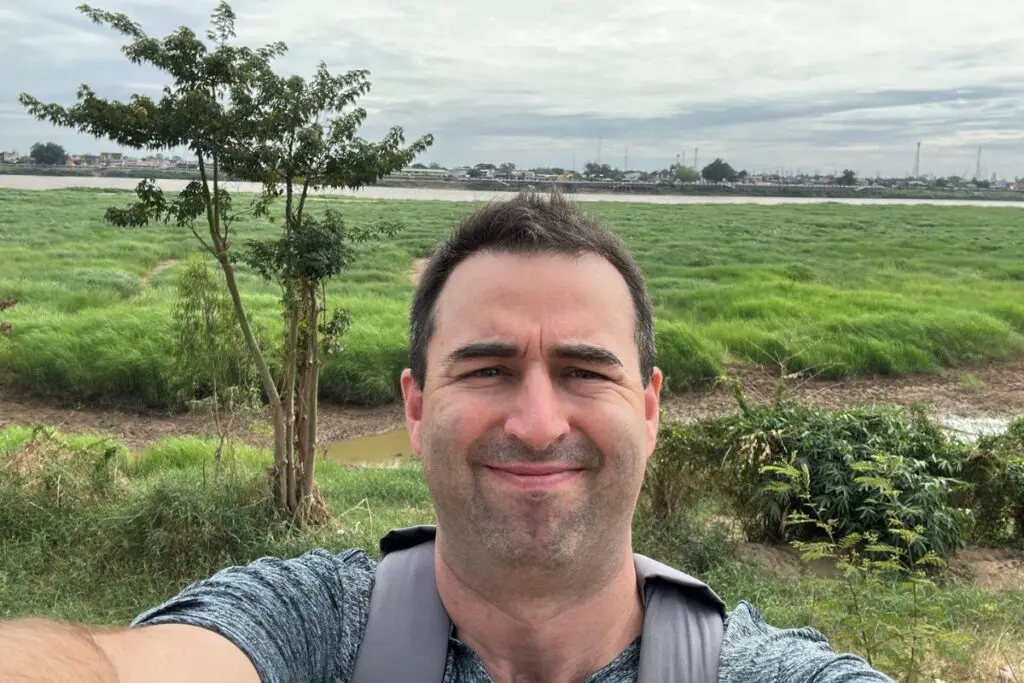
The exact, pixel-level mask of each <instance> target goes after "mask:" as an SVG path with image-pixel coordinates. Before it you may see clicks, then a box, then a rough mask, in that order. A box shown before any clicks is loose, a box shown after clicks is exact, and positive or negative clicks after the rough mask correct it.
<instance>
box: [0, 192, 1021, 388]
mask: <svg viewBox="0 0 1024 683" xmlns="http://www.w3.org/2000/svg"><path fill="white" fill-rule="evenodd" d="M130 198H131V197H130V194H129V193H124V192H110V191H80V190H61V191H47V192H29V191H11V190H0V263H2V266H0V298H2V297H4V296H13V297H14V298H16V299H17V300H18V305H17V306H16V307H15V308H13V309H11V310H9V311H7V312H6V313H5V314H4V317H5V318H6V319H7V320H9V321H10V322H11V323H13V326H14V327H13V332H12V334H11V335H10V336H9V337H8V338H6V339H0V370H3V371H6V373H5V374H7V375H8V377H9V378H11V379H13V380H14V381H15V382H16V383H17V384H18V385H20V386H21V387H22V388H24V389H27V390H30V391H33V392H36V393H39V394H43V395H50V396H54V397H59V398H62V399H73V400H81V401H88V402H93V403H103V402H110V403H122V404H125V403H132V404H140V405H146V406H151V407H167V406H168V405H169V403H170V402H171V391H170V387H169V382H168V367H169V362H170V360H169V359H170V344H171V339H170V335H168V333H167V331H168V325H169V321H170V315H169V312H170V309H171V306H172V303H173V283H174V278H175V276H176V273H177V272H178V268H177V267H175V266H173V265H172V266H171V267H168V268H166V269H163V270H160V271H159V273H158V274H157V275H156V276H155V277H153V278H152V279H151V280H148V279H147V277H148V274H149V273H151V272H152V271H153V270H154V268H156V267H157V266H158V265H160V264H167V263H168V262H171V261H174V260H178V259H181V258H183V257H185V256H186V255H188V254H189V253H191V252H193V251H195V250H196V249H197V245H196V243H195V240H194V238H193V237H192V236H191V234H189V233H188V232H187V231H186V230H183V229H175V228H173V227H165V226H158V227H152V228H148V229H145V230H136V231H130V230H122V229H118V228H114V227H111V226H109V225H105V224H104V222H103V218H102V217H103V212H104V210H105V209H106V207H108V206H110V205H121V204H124V203H127V202H128V201H129V199H130ZM328 203H330V204H331V205H333V206H335V207H341V208H343V210H344V213H345V216H346V217H347V220H349V221H351V222H353V223H364V222H368V221H374V220H378V219H389V220H398V221H401V222H402V223H403V224H404V225H405V226H406V229H405V230H404V232H403V233H402V234H401V235H400V236H399V237H398V238H397V239H396V240H394V241H393V242H391V243H389V244H387V245H383V246H379V247H374V248H367V249H366V250H365V252H364V254H363V256H362V258H361V260H360V261H359V262H358V263H357V264H356V266H355V267H353V268H352V269H351V270H350V271H348V272H347V273H346V274H345V275H344V276H343V277H342V278H341V279H340V280H339V281H338V282H337V283H335V284H334V285H332V287H331V295H330V298H331V303H332V304H334V305H342V306H345V307H347V308H349V309H350V311H351V313H352V316H353V325H352V327H351V329H350V331H349V333H348V335H347V337H346V339H345V343H344V346H345V351H344V353H343V354H341V355H339V356H338V357H334V358H331V359H330V360H329V362H328V364H327V367H326V368H325V371H324V373H323V377H322V379H321V387H322V396H323V398H324V399H325V400H328V401H332V402H352V403H366V404H375V403H383V402H388V401H392V400H394V399H395V398H396V397H397V396H398V387H397V377H398V374H399V372H400V370H401V368H402V367H404V365H405V362H406V315H407V306H408V302H409V299H410V297H411V295H412V291H413V283H412V282H411V281H410V279H409V277H408V274H407V273H408V269H409V264H410V262H411V260H412V259H414V258H417V257H423V256H425V255H427V254H428V253H429V252H430V250H431V248H432V247H433V245H435V244H436V242H437V240H438V239H439V238H440V237H441V236H442V235H443V234H444V233H445V231H446V230H448V229H449V228H450V227H451V226H452V225H453V224H454V223H455V222H456V221H457V220H458V219H459V218H460V217H462V216H464V215H465V214H466V213H467V212H468V211H469V210H471V208H472V206H471V205H468V204H461V203H444V202H412V201H370V200H343V199H337V198H334V199H317V200H314V201H313V206H314V207H316V208H317V209H320V208H322V207H325V206H327V205H328ZM586 208H587V210H588V211H589V212H591V213H592V214H593V215H595V216H596V217H598V218H600V219H601V220H603V221H605V222H606V223H607V224H608V225H609V226H611V227H612V228H613V229H615V230H616V231H618V232H619V233H620V234H621V235H622V236H623V237H624V239H625V240H626V242H627V243H628V244H629V246H630V247H631V248H632V249H633V250H634V252H635V253H636V255H637V258H638V259H639V261H640V263H641V265H642V267H643V269H644V271H645V272H646V274H647V276H648V279H649V282H650V287H651V291H652V294H653V296H654V299H655V302H656V309H657V317H658V331H659V335H660V338H659V364H660V365H661V367H662V368H663V369H664V370H665V372H666V375H667V388H668V390H669V391H681V390H685V389H687V388H689V387H693V386H699V385H701V384H702V383H705V382H707V381H708V380H709V379H710V378H713V377H714V376H715V375H716V374H717V373H718V371H719V367H720V363H721V362H722V361H723V360H725V359H727V358H735V359H742V360H746V361H750V362H754V363H759V364H765V365H769V366H772V365H775V364H777V363H778V362H779V361H780V360H783V359H788V361H787V363H788V367H789V368H790V369H794V370H796V369H812V368H813V369H814V370H815V371H816V372H820V373H822V374H823V375H825V376H843V375H850V374H873V373H878V374H894V373H905V372H911V371H926V372H928V371H936V370H939V369H940V368H942V367H948V366H958V365H966V364H974V363H982V362H984V361H986V360H989V359H994V358H999V357H1004V356H1006V355H1008V354H1011V353H1013V352H1014V351H1016V350H1019V349H1021V348H1024V336H1022V333H1024V220H1022V216H1024V214H1022V212H1021V211H1020V210H1017V209H1005V208H975V207H933V206H846V205H837V204H836V205H800V206H796V205H789V206H757V205H745V206H744V205H739V206H701V205H690V206H658V205H647V204H631V205H627V204H615V203H607V204H605V203H599V204H589V205H587V207H586ZM273 231H274V228H273V226H270V225H268V224H263V223H259V224H258V223H256V222H250V223H247V224H244V225H243V226H242V233H243V235H244V236H249V235H251V236H254V237H257V236H269V235H272V234H273ZM240 282H241V284H242V287H243V289H244V297H245V300H246V302H247V303H248V304H249V306H250V307H251V308H252V310H253V311H255V313H256V315H257V317H258V318H259V319H260V320H261V321H262V322H263V323H264V324H265V325H266V326H267V329H268V330H270V331H272V332H276V330H277V323H276V321H277V320H278V318H277V312H276V311H277V309H276V307H277V300H278V292H277V291H275V289H274V288H273V287H270V286H268V285H266V284H264V283H262V282H261V281H260V280H258V279H257V278H256V277H254V276H253V275H251V274H249V273H243V274H242V276H241V277H240Z"/></svg>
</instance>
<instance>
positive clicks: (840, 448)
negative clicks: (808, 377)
mask: <svg viewBox="0 0 1024 683" xmlns="http://www.w3.org/2000/svg"><path fill="white" fill-rule="evenodd" d="M738 397H739V399H740V404H741V407H742V408H743V410H741V412H740V413H738V414H736V415H733V416H729V417H724V418H715V419H710V420H704V421H701V422H698V423H696V424H694V425H691V426H688V427H683V426H679V425H675V426H670V425H666V426H665V427H664V428H663V429H662V431H661V435H662V436H664V438H665V443H666V446H665V448H663V449H662V450H660V451H659V450H656V451H655V455H654V457H652V462H651V464H650V467H651V475H650V476H651V482H650V486H649V488H650V495H651V497H652V499H653V500H654V501H656V503H657V505H659V507H660V509H661V510H662V511H663V512H666V513H667V512H671V510H672V506H673V502H672V501H673V500H674V499H675V498H677V497H678V496H680V495H683V494H686V495H693V496H700V495H708V494H709V493H710V492H712V491H714V492H718V493H719V494H721V495H722V496H723V497H724V498H725V499H726V501H728V504H729V506H730V507H731V508H732V511H733V513H734V514H735V515H736V516H737V517H738V518H739V520H740V523H741V524H742V526H743V529H744V531H745V532H746V534H747V536H748V537H749V538H751V539H752V540H759V541H760V540H767V541H789V540H794V539H799V540H805V541H808V540H816V536H815V534H816V533H817V532H816V531H815V530H814V529H813V528H809V527H805V528H796V527H787V525H786V519H787V517H788V515H789V514H790V513H791V512H793V511H798V512H799V511H803V512H805V513H806V512H810V510H807V509H806V506H805V505H804V504H803V503H801V501H799V500H798V499H796V498H795V497H794V496H793V495H792V494H791V493H790V492H787V491H785V490H781V489H779V488H777V487H774V486H773V482H774V479H773V475H772V474H771V472H770V471H769V472H766V471H765V470H764V467H765V466H772V465H779V464H781V463H786V462H790V461H793V462H794V463H795V464H796V466H798V467H807V468H808V471H809V474H810V484H809V486H810V495H811V497H812V501H813V502H814V503H815V504H816V505H819V506H821V507H822V509H823V510H824V514H825V516H826V518H827V519H831V520H835V522H836V525H837V529H836V530H837V534H838V535H839V536H847V535H849V534H854V533H859V534H866V533H868V532H876V533H878V534H879V535H880V537H881V538H882V539H883V540H891V539H890V538H889V534H890V532H889V523H888V522H889V517H890V516H891V515H892V514H896V513H898V515H899V516H900V519H901V520H902V522H903V523H905V524H906V525H907V526H908V527H909V528H914V527H916V526H917V525H919V524H920V525H924V526H925V527H926V531H925V532H924V533H923V534H922V536H921V539H920V540H919V542H917V543H915V548H914V551H915V552H916V553H918V554H924V553H926V552H927V551H929V550H934V551H935V552H936V553H938V554H939V555H940V556H946V555H948V554H949V553H950V552H952V551H954V550H956V549H957V548H959V547H962V545H963V543H964V538H965V532H966V521H967V513H966V512H965V511H963V510H961V509H959V508H957V507H955V506H954V502H955V500H954V495H955V494H956V492H957V491H958V490H961V489H962V488H964V486H965V485H964V483H963V482H962V481H960V480H959V479H957V478H956V477H957V475H958V474H959V473H960V471H961V470H962V467H963V463H964V462H965V460H966V457H967V453H968V449H967V448H966V447H964V446H961V445H960V444H957V443H956V442H955V441H953V440H952V439H949V438H948V437H946V436H945V435H944V434H943V433H942V432H941V431H940V430H939V428H938V427H936V426H935V425H933V424H931V423H930V422H929V421H928V419H927V417H926V416H925V415H924V413H923V412H922V411H921V410H913V411H910V412H908V411H905V410H903V409H902V408H898V407H893V406H872V407H865V408H856V409H852V410H845V411H831V410H824V409H820V408H813V407H808V406H802V405H798V404H795V403H792V402H789V401H787V400H785V399H784V398H777V400H776V401H775V402H773V403H772V404H771V405H764V406H757V407H753V408H751V407H749V406H747V405H746V402H745V399H744V398H743V397H742V394H741V393H739V394H738ZM659 438H661V437H659ZM879 454H884V455H886V456H889V457H891V458H892V470H891V471H890V472H889V475H890V476H891V478H892V481H893V484H894V486H895V487H896V488H897V489H898V490H899V492H900V493H899V496H898V497H897V498H896V499H895V500H896V501H897V502H898V503H899V507H898V509H896V508H894V507H893V505H894V503H893V504H890V503H889V502H887V501H879V500H877V499H876V498H875V495H874V491H873V489H872V487H871V486H870V485H866V484H864V483H862V482H858V477H859V472H858V468H859V467H860V466H861V465H862V464H863V463H870V462H873V458H874V457H875V456H877V455H879Z"/></svg>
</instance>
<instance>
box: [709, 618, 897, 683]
mask: <svg viewBox="0 0 1024 683" xmlns="http://www.w3.org/2000/svg"><path fill="white" fill-rule="evenodd" d="M718 681H719V683H893V680H892V679H891V678H889V677H888V676H886V675H885V674H883V673H881V672H880V671H876V670H875V669H873V668H871V666H870V665H869V664H868V663H867V662H866V661H864V660H863V659H862V658H860V657H858V656H856V655H852V654H838V653H836V652H835V651H834V650H833V649H832V647H831V646H830V645H829V644H828V641H827V640H825V637H824V636H823V635H822V634H821V633H819V632H818V631H816V630H814V629H812V628H795V629H780V628H776V627H774V626H771V625H769V624H766V623H765V622H764V621H763V620H762V619H761V615H760V613H759V612H758V611H757V610H756V609H755V608H753V607H752V606H750V605H749V604H747V603H746V602H741V603H740V604H739V606H737V607H736V609H735V610H734V611H732V612H730V613H729V618H728V620H727V622H726V628H725V635H724V637H723V640H722V655H721V658H720V659H719V664H718Z"/></svg>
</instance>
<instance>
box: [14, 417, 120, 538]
mask: <svg viewBox="0 0 1024 683" xmlns="http://www.w3.org/2000/svg"><path fill="white" fill-rule="evenodd" d="M5 440H6V439H5ZM13 441H14V443H13V444H12V446H13V447H12V448H11V449H10V450H7V449H6V448H5V450H4V452H2V453H0V456H2V457H3V460H2V461H0V538H3V539H6V540H10V541H17V540H25V539H28V538H33V537H36V538H39V539H41V540H44V541H46V542H51V541H52V542H54V543H57V542H60V538H61V537H62V536H63V535H64V534H65V533H67V534H70V535H71V537H74V535H75V534H76V533H77V532H76V530H78V529H79V528H80V525H81V523H82V521H83V520H82V515H83V512H84V511H85V510H86V509H87V508H89V507H91V506H95V505H98V504H103V503H105V502H106V501H109V500H111V499H112V498H113V497H114V495H115V494H116V493H117V492H118V491H120V490H122V489H123V477H122V476H121V472H120V469H121V464H122V462H123V460H124V453H123V450H122V447H121V446H119V445H118V444H116V443H114V442H112V441H110V440H107V439H93V440H91V441H88V442H86V443H79V444H74V443H72V442H71V441H70V440H68V439H66V438H64V437H63V436H61V435H60V434H58V433H57V432H55V431H54V430H52V429H50V428H47V427H39V428H36V429H34V430H33V431H32V434H31V437H30V438H28V439H26V440H22V439H14V440H13ZM18 441H21V443H18ZM55 525H56V526H58V527H60V528H61V530H62V531H61V533H57V534H53V533H51V529H52V528H53V527H54V526H55Z"/></svg>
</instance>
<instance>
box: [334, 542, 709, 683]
mask: <svg viewBox="0 0 1024 683" xmlns="http://www.w3.org/2000/svg"><path fill="white" fill-rule="evenodd" d="M434 536H435V527H432V526H419V527H411V528H408V529H398V530H395V531H392V532H391V533H389V534H388V535H387V536H385V537H384V538H383V539H381V542H380V549H381V555H382V556H383V558H382V559H381V562H380V564H379V565H378V566H377V570H376V575H375V579H374V585H373V592H372V594H371V595H370V616H369V621H368V622H367V625H366V634H365V636H364V637H363V642H362V644H361V645H360V646H359V651H358V652H357V653H356V664H355V669H354V672H353V675H352V679H351V683H439V682H440V681H441V680H443V679H444V671H445V666H446V664H447V661H448V640H449V638H450V637H451V633H452V624H451V621H450V620H449V618H448V613H447V612H445V609H444V605H442V604H441V598H440V596H439V595H438V594H437V581H436V580H435V578H434ZM634 563H635V565H636V573H637V583H638V586H639V589H640V593H641V595H642V596H643V600H644V631H643V636H642V637H641V641H640V643H641V644H640V670H639V675H638V677H637V683H715V682H716V679H717V677H718V657H719V653H720V651H721V648H722V634H723V632H724V620H725V603H723V602H722V600H721V598H719V597H718V596H717V595H715V593H714V592H713V591H712V590H711V588H709V587H708V586H707V584H705V583H702V582H701V581H698V580H697V579H695V578H693V577H691V576H688V575H687V574H684V573H683V572H681V571H678V570H676V569H673V568H672V567H669V566H668V565H665V564H662V563H660V562H656V561H655V560H652V559H650V558H649V557H645V556H643V555H639V554H635V555H634Z"/></svg>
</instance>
